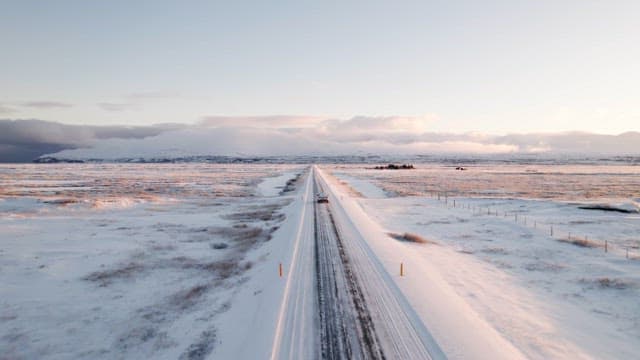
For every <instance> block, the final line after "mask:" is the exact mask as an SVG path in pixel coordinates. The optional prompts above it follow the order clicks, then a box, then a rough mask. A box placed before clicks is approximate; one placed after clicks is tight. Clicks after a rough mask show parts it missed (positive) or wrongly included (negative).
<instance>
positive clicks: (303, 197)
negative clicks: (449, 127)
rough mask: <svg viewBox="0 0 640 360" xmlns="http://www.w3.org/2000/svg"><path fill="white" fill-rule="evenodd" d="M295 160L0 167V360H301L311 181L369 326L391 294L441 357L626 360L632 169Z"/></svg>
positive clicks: (634, 247) (307, 322) (633, 226)
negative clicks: (319, 190) (324, 198)
mask: <svg viewBox="0 0 640 360" xmlns="http://www.w3.org/2000/svg"><path fill="white" fill-rule="evenodd" d="M307 169H308V166H304V165H272V164H262V165H258V164H253V165H252V164H235V165H227V164H225V165H221V164H219V165H216V164H198V163H188V164H106V163H105V164H39V165H0V284H1V286H0V359H5V358H6V359H36V358H37V359H69V358H74V359H76V358H80V359H96V358H97V359H113V358H154V359H205V358H213V359H264V358H269V357H271V358H274V359H276V358H296V354H306V355H304V356H302V357H308V356H307V355H309V356H311V355H310V354H314V353H315V351H317V349H316V348H315V347H314V346H315V345H314V344H315V343H317V342H318V341H316V340H317V338H319V337H318V336H317V335H318V333H317V325H318V324H316V323H317V318H318V315H317V313H316V311H317V309H316V308H315V307H316V305H315V304H316V300H315V299H316V296H318V294H319V292H317V289H316V288H315V284H316V279H317V278H316V275H315V268H314V261H313V257H314V250H313V246H314V245H313V244H314V239H316V240H317V238H316V237H315V236H314V221H318V219H317V218H314V216H315V215H314V214H315V212H314V210H313V202H314V201H313V191H314V190H313V186H312V184H313V181H312V176H309V174H316V173H317V178H316V177H315V176H316V175H314V177H313V179H315V181H317V182H318V183H321V184H323V186H326V188H325V191H327V193H328V194H329V195H330V197H331V202H330V204H328V206H329V207H328V208H327V209H330V213H331V214H332V215H331V216H333V217H334V220H335V224H336V226H337V231H338V232H339V233H340V234H341V240H340V241H343V242H344V244H345V245H344V249H346V250H345V251H347V255H348V256H350V258H351V259H352V260H353V264H354V265H358V264H361V265H362V264H370V265H371V264H372V265H371V266H360V267H358V266H356V267H355V268H357V269H360V271H357V272H356V273H357V276H356V277H357V278H358V279H361V280H363V279H364V280H366V281H363V282H362V284H363V287H362V289H363V290H364V293H367V292H372V291H373V292H372V293H375V291H377V290H379V289H385V288H386V289H388V291H387V293H388V294H387V295H389V294H391V295H389V297H388V298H389V299H390V300H388V301H387V300H384V299H383V297H381V296H377V297H378V298H376V299H365V300H366V301H367V302H369V303H368V304H367V305H368V308H369V309H370V311H372V312H373V313H372V317H373V320H374V321H373V322H374V323H375V322H376V321H378V322H380V321H384V323H385V324H386V323H389V324H395V323H396V322H394V321H396V320H398V319H399V318H400V315H402V314H395V313H393V314H391V313H385V312H384V311H377V313H376V310H375V309H377V308H379V306H378V307H376V306H375V305H376V302H378V305H380V304H383V305H384V304H386V305H388V302H389V301H391V300H393V301H397V302H398V304H399V305H400V306H399V308H401V309H403V310H402V311H400V310H398V311H396V312H398V313H402V312H404V315H402V316H405V317H407V319H409V320H410V322H411V323H413V324H414V325H415V326H417V327H414V329H419V330H420V331H419V332H420V334H421V335H420V337H421V338H422V339H423V340H424V339H428V340H429V341H428V342H431V341H433V342H434V344H432V345H433V347H432V349H433V348H438V349H441V350H442V352H443V353H444V355H445V356H446V358H449V359H485V358H494V359H497V358H504V359H515V358H522V357H525V358H534V359H551V358H553V359H576V358H585V359H590V358H593V359H601V358H607V359H609V358H611V359H631V358H637V355H638V354H639V353H640V301H638V299H639V298H640V213H639V211H638V207H637V206H638V198H640V169H638V167H637V166H635V167H634V166H620V165H608V166H604V165H602V166H601V165H595V166H591V165H579V166H578V165H573V166H565V165H535V166H534V165H518V164H502V165H500V166H496V165H488V164H484V165H478V166H477V167H474V166H472V167H469V168H468V169H467V170H464V171H462V170H455V166H453V167H452V166H449V165H439V164H428V165H427V164H424V165H418V168H417V169H416V170H406V171H404V170H403V171H391V170H373V169H367V168H366V167H365V165H323V166H321V167H320V169H319V170H317V171H312V172H309V171H307ZM332 175H333V176H332ZM585 207H586V208H585ZM589 208H591V209H589ZM593 208H596V209H593ZM603 209H604V210H603ZM325 217H326V216H325ZM323 224H325V225H326V221H325V222H324V223H323ZM415 241H418V242H415ZM355 260H358V261H355ZM400 263H402V264H403V265H402V266H403V276H400V275H399V273H398V270H399V269H398V266H399V264H400ZM280 269H282V272H283V273H282V276H281V275H280V273H279V272H280ZM363 269H364V270H363ZM366 269H369V270H366ZM371 269H374V270H371ZM376 284H378V285H380V286H375V285H376ZM319 296H322V294H320V295H319ZM383 308H384V307H383ZM380 319H383V320H380ZM384 319H387V320H384ZM398 323H400V322H398ZM416 324H417V325H416ZM418 325H419V326H418ZM384 328H385V327H384V326H378V328H377V330H378V331H379V332H378V335H379V336H381V340H382V343H385V342H388V343H389V344H392V345H393V344H399V343H402V341H398V339H395V338H391V339H389V338H388V337H385V336H384V333H385V331H381V330H384ZM399 333H400V334H406V332H402V331H400V332H399ZM436 343H437V345H436ZM438 351H439V350H438ZM436 353H437V352H436ZM287 354H288V355H287ZM442 357H444V356H442ZM298 358H299V356H298ZM436 358H438V356H436Z"/></svg>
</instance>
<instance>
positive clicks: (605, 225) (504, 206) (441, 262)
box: [336, 174, 640, 359]
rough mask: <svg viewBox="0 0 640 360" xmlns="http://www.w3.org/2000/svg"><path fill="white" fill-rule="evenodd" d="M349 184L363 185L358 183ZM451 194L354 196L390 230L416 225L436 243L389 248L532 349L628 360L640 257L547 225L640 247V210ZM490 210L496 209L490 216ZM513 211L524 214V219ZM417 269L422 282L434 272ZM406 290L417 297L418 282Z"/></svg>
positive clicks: (634, 337) (636, 317) (636, 316)
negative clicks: (580, 242) (444, 197)
mask: <svg viewBox="0 0 640 360" xmlns="http://www.w3.org/2000/svg"><path fill="white" fill-rule="evenodd" d="M336 175H338V176H339V177H340V178H342V179H343V180H346V181H348V179H347V178H345V177H343V176H341V174H336ZM360 181H366V180H364V179H360ZM349 184H350V185H351V186H353V187H354V188H355V189H356V190H357V191H360V189H359V183H358V182H349ZM453 200H454V199H453V198H449V199H448V203H447V204H445V203H444V201H437V200H436V199H431V198H421V197H407V198H391V199H359V200H358V203H359V205H360V207H362V208H363V209H364V210H365V212H366V213H367V214H369V216H371V217H372V219H374V220H375V221H376V222H378V223H380V224H381V225H382V226H384V227H385V228H386V229H387V230H386V231H392V232H397V233H403V232H411V233H416V234H419V235H421V236H423V237H425V238H427V239H429V240H433V241H435V242H437V243H438V244H439V245H418V244H410V243H400V245H394V246H395V249H394V252H397V253H396V254H394V255H393V257H394V258H403V257H404V258H405V259H409V258H415V257H418V258H419V259H420V260H418V261H417V262H418V263H419V264H416V265H413V266H415V267H417V268H418V269H421V270H424V271H430V272H437V273H439V274H440V276H441V277H442V279H444V281H445V282H446V283H447V284H448V285H449V286H451V287H452V288H453V289H454V290H455V292H456V294H457V295H458V296H459V297H460V298H462V299H464V301H465V302H466V303H467V304H469V306H471V307H472V308H473V310H474V311H475V312H476V313H477V314H479V316H481V317H482V318H483V319H484V320H485V321H488V322H489V323H490V324H491V326H492V327H494V328H495V329H496V330H498V331H499V332H500V333H501V334H502V335H503V336H505V337H506V338H507V339H508V340H509V341H510V342H512V343H513V344H514V345H515V346H516V347H517V348H518V349H519V350H520V351H522V352H523V353H524V354H525V355H526V356H528V357H531V358H538V359H544V358H559V359H563V358H564V359H575V358H617V359H628V358H632V357H634V356H635V354H637V353H638V350H639V346H638V344H640V303H638V302H637V298H638V297H639V296H640V261H637V260H627V259H626V258H625V254H624V253H622V252H613V253H611V252H610V253H604V251H603V248H585V247H580V246H576V245H574V244H571V243H567V242H561V241H558V240H557V239H553V238H551V237H550V236H549V234H548V233H547V232H548V231H549V228H548V227H546V228H543V224H546V225H547V226H548V224H552V226H554V227H555V231H556V235H558V234H557V232H562V235H559V236H562V237H566V236H567V235H568V232H569V231H570V230H571V229H573V231H574V233H573V236H574V237H576V231H579V232H580V233H581V234H585V233H586V234H590V235H591V237H590V238H595V239H603V238H608V239H612V243H613V244H615V245H616V246H618V247H619V248H620V247H621V246H638V244H637V243H635V242H634V240H633V239H632V237H633V235H634V234H635V235H637V234H638V233H640V219H638V218H636V217H634V216H632V215H626V214H615V213H610V212H594V211H588V210H580V209H578V207H577V206H575V205H573V204H568V203H556V202H552V201H526V200H510V199H465V198H455V200H456V201H457V207H456V208H453V206H452V205H453ZM465 205H466V206H470V207H471V209H469V208H465V207H464V206H465ZM478 209H480V210H478ZM486 209H489V212H490V213H491V214H494V213H493V212H492V211H498V213H499V216H495V215H487V213H486V211H485V210H486ZM505 212H506V213H507V214H508V215H504V214H505ZM514 214H519V218H518V219H517V220H518V222H516V221H515V220H516V217H515V216H514ZM525 216H526V219H527V220H526V221H528V223H527V224H526V225H525V223H524V221H525V220H524V217H525ZM534 222H535V226H536V228H534ZM387 241H389V242H394V241H395V240H392V239H391V238H388V239H387ZM636 241H637V239H636ZM610 244H611V242H610ZM399 247H402V248H403V249H400V250H399V249H398V248H399ZM398 253H400V254H398ZM398 261H399V260H398ZM405 261H407V260H405ZM411 271H412V268H411V267H409V266H407V272H409V273H411ZM414 271H416V269H414ZM416 275H418V276H420V277H422V278H423V280H424V281H426V280H427V279H430V278H431V275H429V276H427V275H424V274H423V273H421V272H419V273H418V274H416ZM409 276H411V275H409ZM403 281H405V280H403ZM416 287H422V288H424V287H426V285H424V284H422V285H417V284H416ZM403 290H405V291H408V292H412V293H414V295H415V296H421V290H417V289H414V288H413V287H408V288H406V287H405V288H403ZM424 296H428V294H424Z"/></svg>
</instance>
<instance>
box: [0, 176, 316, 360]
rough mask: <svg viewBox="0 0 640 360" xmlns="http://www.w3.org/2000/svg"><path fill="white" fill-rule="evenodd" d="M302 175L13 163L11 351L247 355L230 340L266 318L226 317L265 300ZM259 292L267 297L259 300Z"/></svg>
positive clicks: (38, 355) (10, 354)
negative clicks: (259, 277) (259, 282)
mask: <svg viewBox="0 0 640 360" xmlns="http://www.w3.org/2000/svg"><path fill="white" fill-rule="evenodd" d="M303 170H304V167H300V166H295V167H294V166H272V165H257V166H251V165H241V166H234V165H224V166H220V165H202V164H188V165H166V166H165V165H160V166H158V165H153V166H143V165H142V166H141V165H122V164H120V165H51V166H33V165H18V166H2V167H1V168H0V181H1V186H0V189H1V194H0V283H1V284H2V286H1V287H0V358H1V359H70V358H74V359H78V358H80V359H82V358H84V359H100V358H103V359H113V358H166V359H177V358H180V359H201V358H206V357H207V356H211V354H212V353H215V352H220V351H232V352H233V351H237V348H236V349H235V350H225V349H226V348H225V346H227V347H230V346H236V345H237V343H236V342H237V341H240V340H242V339H243V337H242V336H234V335H233V334H232V335H229V334H230V333H233V329H234V328H236V327H237V328H240V329H242V331H244V332H245V333H247V334H248V333H250V331H249V329H250V328H251V327H252V326H254V324H252V323H251V320H252V319H248V320H244V321H243V318H242V316H234V317H233V319H232V321H229V320H225V315H227V314H229V313H235V312H238V309H236V308H235V306H236V304H241V306H240V307H241V308H242V309H240V312H247V311H249V310H251V309H252V308H254V307H256V306H257V305H256V300H255V298H257V296H255V295H256V294H259V293H260V291H261V290H260V288H259V286H254V285H253V283H252V282H251V281H250V278H251V274H254V273H256V271H263V270H262V268H263V266H265V262H266V260H265V254H266V253H268V252H269V251H273V249H272V248H273V246H275V245H273V244H271V243H272V242H273V241H272V238H273V237H274V236H276V237H277V236H279V235H278V234H279V233H280V232H279V231H278V230H279V227H280V226H281V225H282V223H283V221H284V220H285V218H286V216H287V215H288V214H289V213H290V212H291V211H292V210H294V209H291V208H290V205H289V204H291V203H292V201H293V199H292V197H293V196H294V195H292V194H293V193H295V191H293V190H294V189H295V187H296V185H297V183H294V182H290V183H289V187H288V189H287V190H288V191H285V192H284V193H283V190H284V186H285V183H286V182H287V180H289V179H295V178H296V174H299V173H301V172H302V171H303ZM278 251H282V249H278ZM271 266H275V265H271ZM271 266H270V267H271ZM270 274H271V276H272V278H273V279H277V273H276V272H275V271H272V272H271V273H270ZM247 292H251V294H252V296H253V297H255V298H254V299H249V301H247V300H246V297H247V296H246V293H247ZM254 292H255V293H256V294H254ZM239 294H244V295H243V296H244V297H245V299H239V298H238V297H239V296H240V295H239ZM276 298H277V296H276ZM274 307H275V306H274ZM272 312H273V313H275V310H273V311H272ZM231 324H233V325H231ZM230 337H232V338H233V341H232V340H229V338H230ZM234 341H236V342H234Z"/></svg>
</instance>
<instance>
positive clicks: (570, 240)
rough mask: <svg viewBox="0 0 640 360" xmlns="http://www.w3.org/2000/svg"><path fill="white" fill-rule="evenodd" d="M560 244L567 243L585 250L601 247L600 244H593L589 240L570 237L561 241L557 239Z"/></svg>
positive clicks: (593, 242)
mask: <svg viewBox="0 0 640 360" xmlns="http://www.w3.org/2000/svg"><path fill="white" fill-rule="evenodd" d="M557 240H558V241H560V242H563V243H567V244H572V245H575V246H580V247H585V248H597V247H602V244H600V243H599V242H595V241H593V240H589V239H585V238H580V237H577V236H576V237H570V238H562V239H557Z"/></svg>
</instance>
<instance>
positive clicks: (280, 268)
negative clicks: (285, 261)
mask: <svg viewBox="0 0 640 360" xmlns="http://www.w3.org/2000/svg"><path fill="white" fill-rule="evenodd" d="M278 272H279V273H280V277H282V263H280V266H278Z"/></svg>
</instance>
